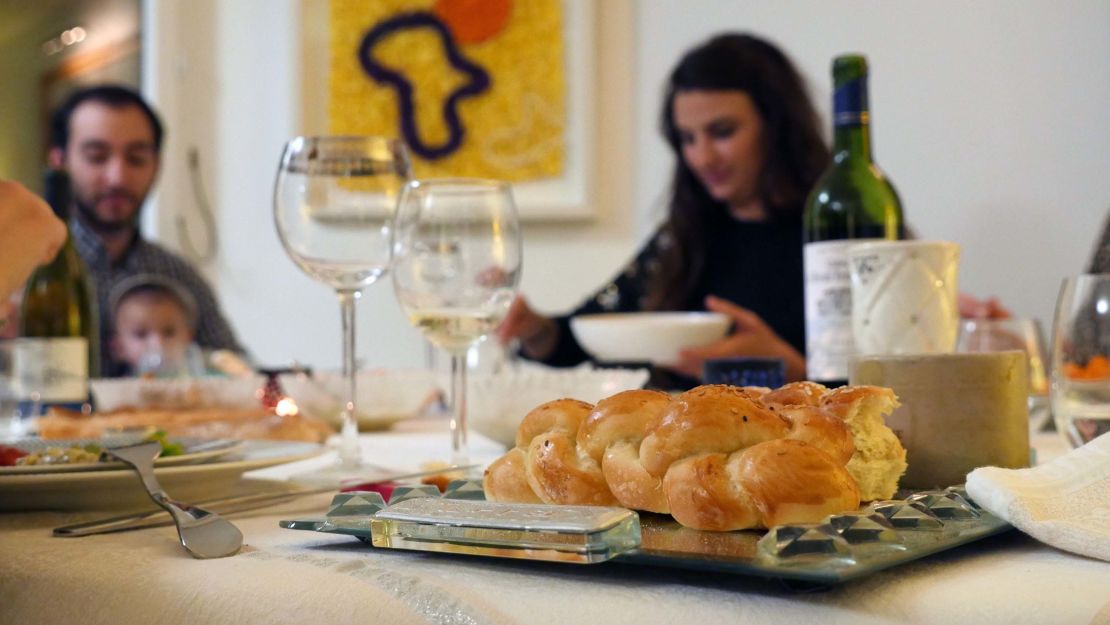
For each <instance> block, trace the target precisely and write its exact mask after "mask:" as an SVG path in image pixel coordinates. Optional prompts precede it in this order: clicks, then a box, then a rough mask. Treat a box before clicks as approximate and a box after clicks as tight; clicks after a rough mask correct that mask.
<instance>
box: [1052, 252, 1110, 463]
mask: <svg viewBox="0 0 1110 625" xmlns="http://www.w3.org/2000/svg"><path fill="white" fill-rule="evenodd" d="M1053 330H1054V331H1053V339H1052V375H1051V379H1052V390H1051V394H1052V413H1053V416H1054V417H1055V419H1056V429H1057V430H1058V431H1059V432H1061V433H1062V434H1063V435H1064V437H1065V438H1066V439H1067V441H1068V443H1070V444H1071V445H1072V446H1073V447H1078V446H1080V445H1083V444H1085V443H1088V442H1090V441H1091V440H1093V439H1095V438H1096V437H1098V436H1101V435H1102V434H1105V433H1107V432H1110V274H1086V275H1081V276H1076V277H1071V278H1067V279H1066V280H1064V284H1063V286H1062V288H1061V289H1060V297H1059V299H1057V301H1056V318H1055V323H1054V328H1053Z"/></svg>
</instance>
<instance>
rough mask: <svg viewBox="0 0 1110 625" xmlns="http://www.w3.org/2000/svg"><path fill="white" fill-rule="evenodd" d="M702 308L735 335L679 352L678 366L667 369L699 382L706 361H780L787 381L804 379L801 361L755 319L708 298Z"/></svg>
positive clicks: (728, 305) (784, 343)
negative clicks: (725, 320) (724, 318)
mask: <svg viewBox="0 0 1110 625" xmlns="http://www.w3.org/2000/svg"><path fill="white" fill-rule="evenodd" d="M705 307H706V309H708V310H711V311H713V312H719V313H723V314H725V315H728V317H729V318H730V319H732V321H733V323H734V324H735V326H736V328H735V331H734V332H733V333H732V334H730V335H729V336H726V337H725V338H723V339H721V340H719V341H717V342H716V343H711V344H709V345H705V346H703V347H692V348H689V349H684V350H682V351H681V352H679V362H678V364H677V365H676V366H674V367H671V368H672V369H674V370H675V371H678V372H679V373H682V374H684V375H687V376H690V377H693V378H699V379H700V378H701V376H702V367H703V365H704V364H705V361H706V360H712V359H715V358H735V357H742V356H751V357H761V358H781V359H782V360H783V362H784V363H786V379H787V380H788V381H794V380H801V379H804V378H805V374H806V360H805V357H804V356H802V354H800V353H799V352H798V350H796V349H794V348H793V347H792V346H791V345H790V344H789V343H787V342H786V341H784V340H783V339H782V338H781V337H780V336H779V335H778V334H775V331H774V330H772V329H771V328H770V326H768V325H767V324H766V323H765V322H764V321H763V319H761V318H760V317H759V315H757V314H755V313H753V312H752V311H750V310H748V309H746V308H741V307H740V306H737V305H736V304H733V303H732V302H729V301H727V300H723V299H721V298H719V297H715V296H712V295H710V296H709V297H707V298H705Z"/></svg>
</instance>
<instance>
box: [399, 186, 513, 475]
mask: <svg viewBox="0 0 1110 625" xmlns="http://www.w3.org/2000/svg"><path fill="white" fill-rule="evenodd" d="M394 224H395V225H394V228H393V288H394V290H395V291H396V293H397V299H398V301H399V302H400V304H401V307H402V308H403V309H404V311H405V314H407V315H408V318H409V321H411V322H412V324H413V325H414V326H416V327H417V328H419V329H420V331H421V332H423V333H424V335H425V336H426V337H427V338H428V340H429V341H431V342H432V343H433V344H435V345H436V346H437V347H439V348H440V349H443V350H444V351H446V352H448V353H449V354H450V356H451V402H450V403H451V409H452V418H451V450H452V456H453V457H452V461H453V462H454V463H455V464H463V463H465V462H466V461H467V423H466V414H467V413H466V408H467V406H466V354H467V351H468V350H469V349H470V347H471V346H473V345H475V344H476V343H477V342H478V341H481V340H482V339H484V338H485V337H486V336H488V335H489V333H490V332H491V331H493V329H494V328H496V327H497V325H498V324H499V323H500V322H501V319H502V318H503V317H504V316H505V314H506V313H507V312H508V310H509V304H511V303H512V301H513V297H514V296H515V295H516V290H517V284H518V283H519V281H520V265H521V240H520V223H519V221H518V219H517V212H516V205H515V204H514V203H513V195H512V191H511V189H510V187H509V185H507V184H505V183H501V182H496V181H492V180H472V179H442V180H414V181H412V182H410V183H409V184H407V185H406V186H405V189H404V192H403V193H402V194H401V201H400V204H399V205H398V207H397V217H396V220H395V222H394Z"/></svg>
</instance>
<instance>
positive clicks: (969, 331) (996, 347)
mask: <svg viewBox="0 0 1110 625" xmlns="http://www.w3.org/2000/svg"><path fill="white" fill-rule="evenodd" d="M1008 350H1018V351H1022V352H1025V354H1026V356H1027V357H1028V366H1029V416H1030V418H1031V419H1032V420H1033V422H1034V423H1035V424H1036V425H1038V426H1040V425H1042V421H1045V420H1047V417H1048V413H1049V399H1048V387H1049V384H1048V369H1047V363H1048V359H1047V357H1046V354H1047V350H1046V349H1045V340H1044V333H1043V332H1042V331H1041V324H1040V322H1038V321H1037V320H1036V319H1032V318H1021V317H1012V318H1008V319H964V320H963V321H962V322H961V324H960V333H959V337H958V339H957V341H956V351H957V352H963V353H977V352H998V351H1008Z"/></svg>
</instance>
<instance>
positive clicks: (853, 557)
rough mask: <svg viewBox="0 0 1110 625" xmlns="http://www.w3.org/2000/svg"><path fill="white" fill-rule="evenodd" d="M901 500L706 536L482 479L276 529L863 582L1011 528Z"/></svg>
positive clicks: (357, 501) (388, 542)
mask: <svg viewBox="0 0 1110 625" xmlns="http://www.w3.org/2000/svg"><path fill="white" fill-rule="evenodd" d="M899 495H900V496H902V498H900V499H895V500H889V501H877V502H872V503H871V504H869V505H867V506H866V507H864V508H861V509H860V510H859V511H856V512H851V513H845V514H836V515H831V516H829V517H826V518H825V519H824V520H823V521H822V522H820V523H812V524H799V525H784V526H779V527H776V528H773V529H771V530H769V531H764V530H759V531H755V530H745V531H736V532H706V531H700V530H693V529H690V528H686V527H682V526H681V525H679V524H678V523H677V522H676V521H675V520H674V519H673V518H671V517H670V516H667V515H659V514H650V513H641V514H636V513H632V512H629V511H624V510H622V509H620V508H593V509H590V508H586V507H578V506H544V505H527V504H496V503H491V502H485V501H484V499H485V498H484V495H483V493H482V489H481V483H480V482H477V481H463V480H460V481H456V482H452V483H451V485H450V486H448V488H447V491H446V492H445V493H444V494H443V495H442V500H439V499H440V494H439V491H438V490H436V488H435V487H434V486H417V487H400V488H397V489H396V490H394V492H393V494H392V496H391V498H390V501H389V503H388V505H387V503H386V502H385V501H384V500H383V499H382V497H381V495H379V494H378V493H370V492H367V493H358V492H356V493H342V494H339V495H336V496H335V498H334V499H333V501H332V506H331V508H330V509H329V510H328V512H327V513H326V514H325V515H324V516H322V517H314V518H309V519H299V520H287V521H282V522H281V526H282V527H284V528H288V529H296V530H310V531H317V532H327V533H336V534H347V535H350V536H355V537H357V538H359V539H360V540H362V541H364V542H367V543H370V544H372V545H373V546H374V547H379V548H388V549H407V550H417V551H440V552H449V553H457V554H463V555H471V556H491V557H508V558H518V559H530V560H544V561H561V562H577V563H583V564H589V563H600V562H606V561H612V562H621V563H625V564H647V565H652V566H662V567H668V568H678V569H692V570H701V571H716V572H722V573H731V574H737V575H755V576H760V577H769V578H778V579H786V580H798V581H805V582H813V583H821V584H834V583H840V582H845V581H849V580H852V579H856V578H859V577H862V576H865V575H869V574H871V573H874V572H876V571H880V570H882V569H886V568H889V567H892V566H897V565H900V564H905V563H907V562H911V561H913V560H917V559H920V558H923V557H925V556H928V555H931V554H934V553H937V552H940V551H945V550H948V549H953V548H955V547H959V546H961V545H964V544H967V543H970V542H973V541H976V540H980V539H983V538H986V537H988V536H992V535H994V534H998V533H1001V532H1004V531H1007V530H1009V529H1011V526H1010V525H1009V524H1008V523H1006V522H1005V521H1003V520H1002V519H999V518H998V517H996V516H994V515H992V514H991V513H989V512H987V511H986V510H983V509H981V508H980V507H979V506H977V505H976V504H975V503H974V502H973V501H972V500H971V499H970V498H968V496H967V493H966V491H964V489H963V487H951V488H946V489H943V490H931V491H922V492H907V493H899ZM421 499H422V500H425V501H414V500H421ZM576 508H582V510H575V509H576ZM545 510H546V512H545ZM621 513H624V514H621ZM560 523H562V525H561V526H560V525H559V524H560Z"/></svg>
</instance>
